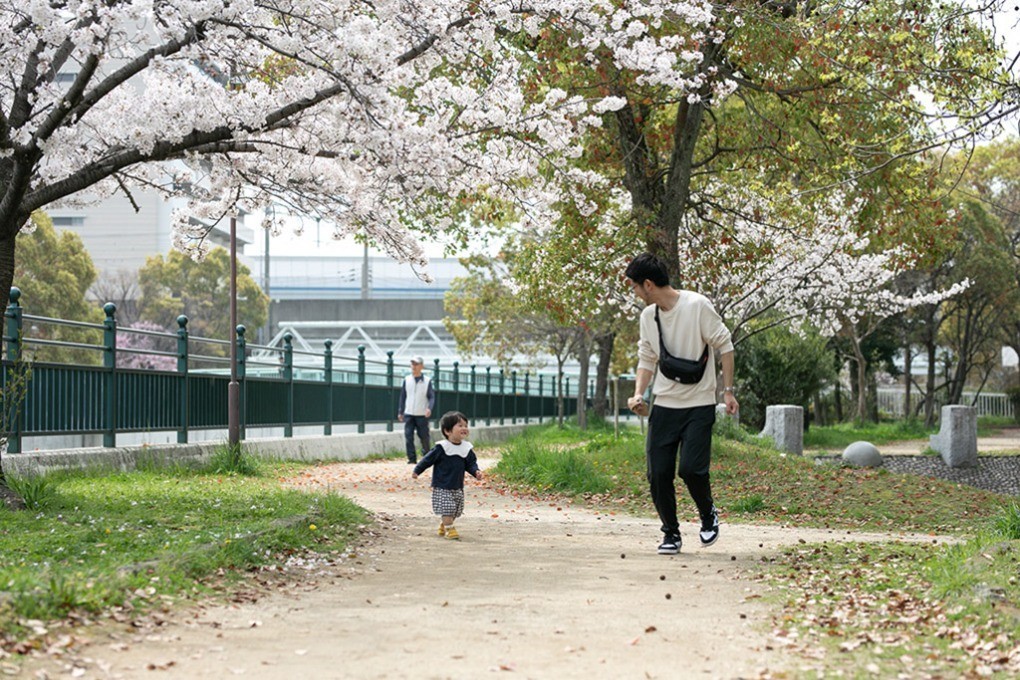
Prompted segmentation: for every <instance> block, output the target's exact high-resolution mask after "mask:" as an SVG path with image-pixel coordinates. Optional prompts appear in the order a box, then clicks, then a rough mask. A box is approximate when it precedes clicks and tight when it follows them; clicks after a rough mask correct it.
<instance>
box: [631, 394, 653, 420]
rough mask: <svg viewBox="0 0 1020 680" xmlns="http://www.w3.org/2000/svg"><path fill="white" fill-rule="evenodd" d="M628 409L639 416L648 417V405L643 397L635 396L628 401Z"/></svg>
mask: <svg viewBox="0 0 1020 680" xmlns="http://www.w3.org/2000/svg"><path fill="white" fill-rule="evenodd" d="M627 408H629V409H630V410H631V411H633V412H634V413H636V414H638V415H639V416H647V415H648V404H646V403H645V400H644V398H643V397H642V396H641V395H634V396H633V397H631V398H630V399H628V400H627Z"/></svg>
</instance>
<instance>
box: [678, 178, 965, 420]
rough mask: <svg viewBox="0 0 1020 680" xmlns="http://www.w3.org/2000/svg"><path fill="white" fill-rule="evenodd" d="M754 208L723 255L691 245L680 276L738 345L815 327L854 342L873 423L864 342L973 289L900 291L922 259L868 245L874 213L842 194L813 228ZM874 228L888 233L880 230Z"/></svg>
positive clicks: (900, 249)
mask: <svg viewBox="0 0 1020 680" xmlns="http://www.w3.org/2000/svg"><path fill="white" fill-rule="evenodd" d="M851 193H853V192H851ZM747 200H748V206H749V207H750V208H751V209H752V210H753V211H754V212H756V213H757V214H758V215H759V217H758V218H756V219H754V220H739V219H738V220H735V221H734V222H732V223H730V224H728V225H726V226H727V230H726V232H725V234H726V235H725V236H724V237H723V238H722V239H720V242H718V243H716V244H715V245H714V246H712V245H711V244H706V243H702V242H698V241H696V240H690V241H687V242H686V243H685V244H684V248H683V249H682V251H681V256H680V262H681V267H682V269H681V276H682V277H683V278H684V279H685V280H686V281H689V282H690V286H691V287H693V288H695V289H696V290H700V291H701V292H702V293H704V294H706V295H708V296H709V297H711V298H712V299H713V300H714V301H715V302H716V305H717V308H718V309H719V311H720V313H721V314H722V315H723V316H724V317H725V318H726V319H727V322H728V323H729V324H730V326H731V328H733V329H734V332H735V334H736V335H737V336H740V335H746V334H747V333H749V332H752V333H753V332H761V331H762V330H766V329H768V328H769V327H770V326H774V325H779V324H783V325H788V326H790V327H792V328H796V327H797V326H798V325H799V324H800V323H802V322H804V321H807V322H808V323H810V324H812V325H813V326H814V327H816V328H817V329H818V330H819V332H820V333H821V334H822V335H823V336H828V337H833V336H839V337H843V338H845V339H846V340H847V341H848V345H849V347H850V353H851V355H850V357H849V358H852V359H853V361H854V366H855V368H856V371H857V375H856V378H857V385H858V386H860V388H859V389H858V394H857V397H858V403H857V417H858V418H859V419H864V418H865V416H866V414H867V401H866V396H867V395H866V391H865V390H864V389H863V385H864V384H865V378H866V373H867V365H868V362H867V359H866V358H865V356H864V353H863V352H862V350H861V343H862V342H863V341H864V339H865V338H867V337H869V336H870V335H872V334H873V333H874V332H875V331H877V330H878V328H879V325H880V324H881V323H882V321H884V320H885V319H887V318H889V317H892V316H895V315H897V314H899V313H901V312H903V311H905V310H907V309H911V308H915V307H921V306H927V305H937V304H939V303H940V302H942V301H944V300H946V299H949V298H951V297H953V296H955V295H958V294H959V293H961V292H962V291H964V290H965V289H966V288H967V287H968V285H969V281H967V280H962V281H957V282H955V283H953V284H952V285H950V286H948V287H945V288H940V289H935V290H927V289H914V290H909V291H906V292H904V291H902V290H900V287H899V286H897V285H896V284H897V282H898V279H899V278H900V277H901V276H902V275H903V274H904V273H905V272H909V271H912V270H913V268H914V267H915V266H916V265H917V264H918V262H919V261H920V260H921V256H922V254H921V253H920V252H918V251H917V250H916V249H914V248H912V247H911V246H909V245H907V244H903V243H899V244H895V245H888V246H882V245H881V244H876V243H874V242H872V239H871V238H870V237H868V236H862V235H861V234H862V231H865V229H864V228H863V227H864V223H866V222H867V220H868V219H869V212H870V211H869V209H868V206H867V205H866V202H865V201H864V200H862V199H851V198H849V197H848V196H846V195H843V194H842V193H835V194H833V195H832V196H830V199H829V200H828V201H827V202H826V203H825V204H821V205H819V204H813V205H812V209H811V212H810V215H809V216H805V217H804V219H805V220H807V221H806V222H803V223H798V224H783V223H782V222H778V221H772V219H770V217H769V216H772V218H774V216H775V215H776V214H782V215H789V214H791V213H790V206H784V208H783V210H782V211H781V212H777V211H775V210H772V209H771V208H770V206H769V205H767V204H766V203H764V202H763V201H761V200H758V201H757V202H755V199H754V198H752V197H747ZM768 224H771V226H765V225H768ZM873 229H875V230H876V231H881V228H880V225H879V226H878V227H873ZM949 229H950V230H952V226H951V225H949ZM752 326H753V330H751V329H750V328H749V327H752Z"/></svg>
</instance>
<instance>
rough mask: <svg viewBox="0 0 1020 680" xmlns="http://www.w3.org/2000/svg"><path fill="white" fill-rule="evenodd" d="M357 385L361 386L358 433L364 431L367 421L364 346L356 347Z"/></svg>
mask: <svg viewBox="0 0 1020 680" xmlns="http://www.w3.org/2000/svg"><path fill="white" fill-rule="evenodd" d="M358 385H360V386H361V420H360V421H358V432H364V431H365V421H366V420H367V419H368V388H367V387H366V386H365V346H364V345H358Z"/></svg>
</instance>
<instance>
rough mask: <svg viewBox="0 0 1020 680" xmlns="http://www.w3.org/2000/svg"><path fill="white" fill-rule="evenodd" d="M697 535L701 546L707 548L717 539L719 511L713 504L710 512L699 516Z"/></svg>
mask: <svg viewBox="0 0 1020 680" xmlns="http://www.w3.org/2000/svg"><path fill="white" fill-rule="evenodd" d="M699 537H700V538H701V546H702V547H703V548H707V547H708V546H710V545H712V544H713V543H715V542H716V541H717V540H719V511H718V510H716V509H715V506H712V514H710V515H709V516H708V517H702V518H701V533H700V534H699Z"/></svg>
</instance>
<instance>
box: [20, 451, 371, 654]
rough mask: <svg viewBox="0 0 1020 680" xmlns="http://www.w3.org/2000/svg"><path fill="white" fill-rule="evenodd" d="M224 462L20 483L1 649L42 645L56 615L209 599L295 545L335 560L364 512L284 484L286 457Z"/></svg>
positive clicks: (67, 617) (66, 617) (68, 617)
mask: <svg viewBox="0 0 1020 680" xmlns="http://www.w3.org/2000/svg"><path fill="white" fill-rule="evenodd" d="M224 460H226V455H225V454H223V455H222V456H221V457H220V459H219V460H217V461H214V463H213V464H212V465H210V466H209V467H207V468H205V469H203V470H195V469H186V468H176V469H152V470H146V471H139V472H133V473H113V474H100V473H91V474H88V473H75V474H70V473H68V474H65V473H58V474H54V475H51V476H47V477H44V478H35V479H30V480H11V484H12V486H14V487H16V488H17V489H18V490H19V491H21V492H22V494H23V495H24V497H25V499H26V501H27V502H28V503H29V506H30V507H29V509H28V510H23V511H11V510H7V509H5V508H0V657H2V656H3V654H4V653H5V650H6V652H24V651H27V650H28V649H31V648H33V647H39V646H41V645H44V644H45V642H46V639H47V632H46V631H45V628H46V627H47V626H49V625H50V624H51V623H55V622H58V621H65V622H74V621H76V620H77V621H80V620H82V619H83V618H89V617H91V616H94V615H95V614H97V613H99V612H109V611H111V610H116V611H120V612H122V613H125V612H126V613H127V615H131V614H132V613H135V612H144V611H147V610H151V609H153V608H159V607H165V606H167V605H168V604H172V603H173V602H175V601H177V600H180V599H182V598H189V597H196V596H205V595H207V594H209V593H211V592H214V591H219V590H223V586H224V581H227V582H228V583H229V582H230V581H231V580H233V579H235V578H238V577H239V576H240V575H241V574H243V573H245V572H246V571H249V570H251V569H254V568H257V567H258V566H259V565H262V564H268V563H282V562H285V561H286V560H287V558H288V557H289V556H292V555H295V554H305V553H307V552H309V551H314V552H317V553H324V554H325V557H326V558H329V559H333V558H336V557H338V556H341V555H342V554H343V551H344V550H345V549H346V548H347V545H348V543H349V542H350V541H351V539H352V538H353V537H355V536H356V534H357V532H358V527H359V525H360V524H361V523H362V522H363V521H364V520H365V513H364V511H363V510H362V509H361V508H359V507H357V506H356V505H354V504H353V503H351V502H350V501H349V500H347V499H346V498H343V497H340V496H337V495H336V494H328V493H318V494H311V493H305V492H300V491H295V490H288V489H283V488H281V487H280V484H279V482H278V481H277V477H278V475H279V474H280V473H282V472H283V470H284V469H285V467H288V466H285V465H282V464H280V465H275V464H274V465H272V466H270V465H260V466H254V465H252V464H251V463H250V459H247V458H246V459H244V460H243V461H242V464H241V465H240V468H241V469H242V470H244V471H245V472H247V473H248V474H238V473H237V472H230V471H226V470H230V469H233V470H237V469H238V466H237V465H236V463H237V461H233V463H234V464H233V466H232V467H231V466H229V465H228V466H227V467H224V464H223V461H224ZM289 467H294V466H289ZM217 470H220V471H219V472H218V471H217Z"/></svg>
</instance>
